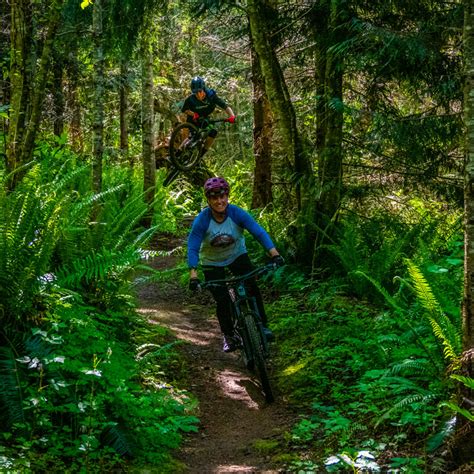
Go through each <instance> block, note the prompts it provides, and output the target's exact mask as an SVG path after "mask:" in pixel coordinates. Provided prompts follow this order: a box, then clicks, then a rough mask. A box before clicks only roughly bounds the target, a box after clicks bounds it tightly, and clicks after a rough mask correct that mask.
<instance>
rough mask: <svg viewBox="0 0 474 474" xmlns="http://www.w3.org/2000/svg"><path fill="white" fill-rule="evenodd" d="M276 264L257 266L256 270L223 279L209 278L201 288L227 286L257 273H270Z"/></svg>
mask: <svg viewBox="0 0 474 474" xmlns="http://www.w3.org/2000/svg"><path fill="white" fill-rule="evenodd" d="M275 269H276V265H275V264H274V263H267V264H266V265H262V266H261V267H258V268H255V269H254V270H252V271H250V272H248V273H246V274H244V275H238V276H234V277H231V278H224V279H222V280H209V281H205V282H203V283H201V288H203V289H204V288H209V287H215V286H219V287H222V286H227V285H231V284H233V283H239V282H242V281H246V280H248V279H249V278H252V277H254V276H257V275H263V274H264V273H268V272H269V271H271V270H275Z"/></svg>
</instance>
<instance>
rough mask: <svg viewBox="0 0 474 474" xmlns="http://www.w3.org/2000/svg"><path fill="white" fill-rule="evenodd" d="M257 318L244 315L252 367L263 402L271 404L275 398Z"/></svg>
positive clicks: (251, 315) (251, 314)
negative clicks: (263, 396)
mask: <svg viewBox="0 0 474 474" xmlns="http://www.w3.org/2000/svg"><path fill="white" fill-rule="evenodd" d="M257 318H258V316H257V315H256V314H255V313H253V312H249V313H247V314H245V315H244V321H245V326H246V329H247V334H248V338H249V344H250V350H251V351H252V355H253V362H254V366H255V368H256V369H257V373H258V376H259V377H260V382H261V384H262V390H263V393H264V394H265V400H266V401H267V402H269V403H271V402H273V401H274V400H275V398H274V396H273V391H272V387H271V385H270V379H269V377H268V370H267V365H266V363H265V347H264V343H263V340H262V337H264V336H263V335H262V334H261V332H260V331H259V329H258V326H257Z"/></svg>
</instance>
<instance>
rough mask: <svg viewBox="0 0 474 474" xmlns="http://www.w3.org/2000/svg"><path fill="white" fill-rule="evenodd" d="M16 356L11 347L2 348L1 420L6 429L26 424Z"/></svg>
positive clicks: (0, 371)
mask: <svg viewBox="0 0 474 474" xmlns="http://www.w3.org/2000/svg"><path fill="white" fill-rule="evenodd" d="M19 373H20V369H19V367H18V363H17V361H16V356H15V354H14V352H13V350H12V349H11V348H10V347H0V378H1V380H2V383H1V384H0V420H2V426H3V427H4V429H5V428H6V429H10V428H11V427H12V426H13V425H14V424H15V423H24V421H25V413H24V406H23V393H22V388H21V387H22V384H21V383H20V379H19Z"/></svg>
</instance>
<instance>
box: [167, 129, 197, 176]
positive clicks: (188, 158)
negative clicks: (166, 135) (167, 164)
mask: <svg viewBox="0 0 474 474" xmlns="http://www.w3.org/2000/svg"><path fill="white" fill-rule="evenodd" d="M198 134H199V129H198V128H197V127H196V126H195V125H193V124H192V123H187V122H186V123H180V124H179V125H178V126H177V127H176V128H175V129H174V130H173V132H172V133H171V138H170V145H169V148H170V150H169V151H170V159H171V162H172V163H173V165H174V166H175V167H176V168H177V169H179V170H181V171H189V170H190V169H192V168H193V167H194V166H196V164H197V162H198V161H199V158H200V157H201V148H202V143H201V142H200V140H196V137H197V136H198Z"/></svg>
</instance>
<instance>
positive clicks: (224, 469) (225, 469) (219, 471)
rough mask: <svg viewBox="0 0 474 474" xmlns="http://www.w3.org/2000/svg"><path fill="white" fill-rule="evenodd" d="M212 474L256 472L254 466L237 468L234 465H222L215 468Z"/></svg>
mask: <svg viewBox="0 0 474 474" xmlns="http://www.w3.org/2000/svg"><path fill="white" fill-rule="evenodd" d="M212 472H213V473H214V474H227V473H232V472H257V471H255V467H254V466H242V465H240V466H237V465H235V464H233V465H230V466H227V465H224V464H221V465H219V466H217V467H216V468H215V469H214V470H213V471H212Z"/></svg>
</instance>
